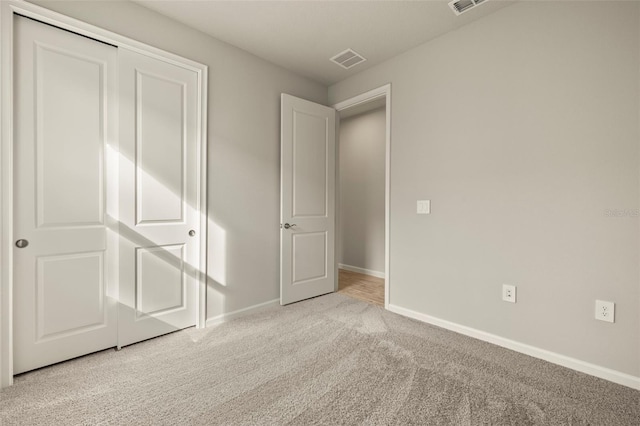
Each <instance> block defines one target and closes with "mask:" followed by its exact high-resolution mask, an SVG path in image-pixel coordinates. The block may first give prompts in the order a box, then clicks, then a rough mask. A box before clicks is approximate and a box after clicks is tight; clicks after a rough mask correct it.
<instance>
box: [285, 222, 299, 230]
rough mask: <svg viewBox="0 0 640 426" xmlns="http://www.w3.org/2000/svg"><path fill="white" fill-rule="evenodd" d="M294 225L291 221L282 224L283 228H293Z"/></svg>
mask: <svg viewBox="0 0 640 426" xmlns="http://www.w3.org/2000/svg"><path fill="white" fill-rule="evenodd" d="M294 226H296V224H295V223H292V224H291V225H289V224H288V223H285V224H284V229H289V228H293V227H294Z"/></svg>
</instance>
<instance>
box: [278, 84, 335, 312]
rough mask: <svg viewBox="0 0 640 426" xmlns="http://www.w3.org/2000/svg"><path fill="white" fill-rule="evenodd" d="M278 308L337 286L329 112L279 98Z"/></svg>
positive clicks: (287, 97)
mask: <svg viewBox="0 0 640 426" xmlns="http://www.w3.org/2000/svg"><path fill="white" fill-rule="evenodd" d="M281 102H282V104H281V108H282V111H281V120H282V121H281V147H280V149H281V155H282V159H281V188H280V194H281V195H280V196H281V200H280V202H281V205H280V227H281V229H280V304H282V305H285V304H288V303H293V302H297V301H300V300H303V299H308V298H310V297H315V296H319V295H321V294H326V293H330V292H332V291H334V288H335V261H334V257H335V244H334V241H335V138H336V129H335V127H336V124H335V122H336V112H335V110H334V109H333V108H329V107H326V106H323V105H319V104H316V103H313V102H309V101H307V100H304V99H299V98H296V97H293V96H290V95H287V94H283V95H282V101H281Z"/></svg>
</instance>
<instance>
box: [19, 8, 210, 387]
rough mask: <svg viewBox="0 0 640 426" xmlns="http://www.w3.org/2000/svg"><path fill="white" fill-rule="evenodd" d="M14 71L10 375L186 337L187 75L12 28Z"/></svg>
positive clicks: (192, 196)
mask: <svg viewBox="0 0 640 426" xmlns="http://www.w3.org/2000/svg"><path fill="white" fill-rule="evenodd" d="M14 72H15V74H14V75H15V87H14V93H15V96H14V98H15V108H14V112H15V138H14V141H15V142H14V167H15V172H14V174H15V176H14V178H15V186H14V191H15V192H14V200H15V201H14V235H15V238H16V240H17V241H16V247H15V248H14V259H15V260H14V373H15V374H17V373H20V372H24V371H28V370H32V369H34V368H38V367H42V366H45V365H49V364H53V363H56V362H60V361H64V360H67V359H70V358H73V357H76V356H80V355H84V354H87V353H91V352H95V351H98V350H101V349H105V348H110V347H115V346H118V347H120V346H125V345H128V344H131V343H135V342H137V341H141V340H144V339H148V338H151V337H155V336H158V335H161V334H164V333H168V332H171V331H175V330H178V329H181V328H185V327H189V326H192V325H195V322H196V285H197V268H196V267H195V265H199V253H200V229H199V223H200V217H199V216H200V212H199V210H198V205H199V204H198V203H199V199H198V194H199V180H200V173H201V170H200V167H199V157H198V155H199V154H198V151H197V149H198V147H197V144H198V142H199V141H198V137H197V128H198V126H199V123H198V122H197V114H198V109H197V107H198V101H199V100H198V95H197V94H198V90H199V88H198V80H197V74H196V73H195V72H194V71H192V70H189V69H186V68H182V67H180V66H179V65H176V64H173V63H168V62H164V61H162V60H160V59H156V58H153V57H150V56H146V55H144V54H142V53H137V52H133V51H129V50H126V49H123V48H116V47H114V46H110V45H107V44H104V43H101V42H98V41H96V40H92V39H89V38H86V37H83V36H79V35H77V34H73V33H71V32H67V31H64V30H61V29H58V28H55V27H52V26H48V25H45V24H42V23H39V22H36V21H32V20H30V19H27V18H22V17H16V21H15V69H14ZM27 242H28V244H27ZM192 265H194V266H192Z"/></svg>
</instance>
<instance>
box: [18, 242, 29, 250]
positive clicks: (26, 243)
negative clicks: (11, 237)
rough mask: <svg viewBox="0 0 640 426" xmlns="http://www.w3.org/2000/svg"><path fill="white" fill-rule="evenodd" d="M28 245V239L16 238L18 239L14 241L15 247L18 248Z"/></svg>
mask: <svg viewBox="0 0 640 426" xmlns="http://www.w3.org/2000/svg"><path fill="white" fill-rule="evenodd" d="M28 245H29V241H28V240H18V241H16V247H18V248H25V247H26V246H28Z"/></svg>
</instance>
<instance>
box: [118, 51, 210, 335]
mask: <svg viewBox="0 0 640 426" xmlns="http://www.w3.org/2000/svg"><path fill="white" fill-rule="evenodd" d="M119 60H120V93H121V96H120V218H119V220H120V231H121V236H122V238H121V244H120V302H121V303H120V311H119V317H118V318H119V322H118V324H119V332H118V345H119V346H124V345H128V344H131V343H135V342H138V341H140V340H144V339H148V338H151V337H155V336H158V335H161V334H165V333H169V332H171V331H175V330H179V329H182V328H185V327H189V326H192V325H195V322H196V285H197V276H196V274H197V269H198V265H199V254H200V251H199V250H200V229H199V226H200V225H199V224H200V215H199V212H198V203H199V200H198V194H199V179H200V168H199V160H198V152H197V150H198V139H197V125H198V123H197V116H198V109H197V105H198V104H197V102H198V96H197V82H198V80H197V74H196V73H195V72H194V71H191V70H187V69H185V68H182V67H179V66H177V65H173V64H169V63H167V62H163V61H159V60H157V59H154V58H151V57H149V56H145V55H142V54H139V53H137V52H133V51H129V50H126V49H120V51H119ZM190 231H193V234H194V235H193V236H190Z"/></svg>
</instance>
